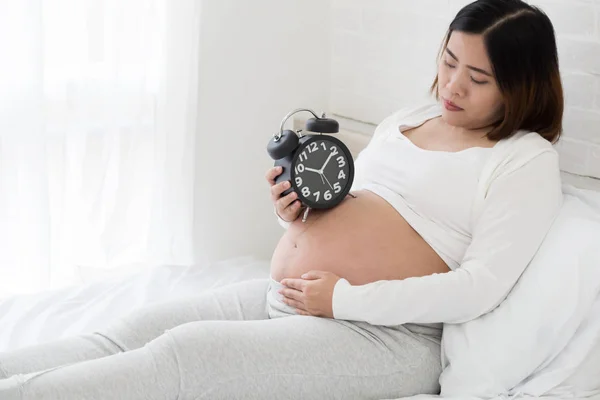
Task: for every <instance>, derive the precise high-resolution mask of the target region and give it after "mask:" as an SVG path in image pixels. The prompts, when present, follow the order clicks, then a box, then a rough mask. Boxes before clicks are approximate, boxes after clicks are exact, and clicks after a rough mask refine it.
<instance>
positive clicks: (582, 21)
mask: <svg viewBox="0 0 600 400" xmlns="http://www.w3.org/2000/svg"><path fill="white" fill-rule="evenodd" d="M468 3H470V1H464V0H457V1H455V0H419V1H409V0H333V49H332V53H333V54H332V91H331V100H330V107H331V109H332V111H333V112H335V113H337V114H341V115H344V116H349V117H352V118H355V119H359V120H362V121H366V122H371V123H378V122H380V121H381V120H382V119H383V118H384V117H385V116H386V115H389V114H390V113H391V112H392V111H394V110H397V109H398V108H400V107H403V106H407V105H410V104H414V102H415V101H420V100H426V99H427V89H428V88H429V86H430V85H431V82H432V81H433V77H434V74H435V68H436V67H435V59H436V55H437V53H438V51H439V48H440V45H441V42H442V38H443V35H444V33H445V31H446V29H447V27H448V25H449V23H450V22H451V20H452V18H453V17H454V16H455V15H456V13H457V12H458V10H459V9H460V8H461V7H463V6H464V5H466V4H468ZM529 3H530V4H533V5H536V6H539V7H540V8H542V9H543V10H545V11H546V12H547V14H548V15H549V17H550V19H551V20H552V22H553V24H554V27H555V29H556V32H557V41H558V47H559V57H560V66H561V73H562V75H563V82H564V88H565V94H566V112H565V119H564V128H565V130H564V136H563V139H562V140H561V142H560V144H559V145H558V149H559V151H560V153H561V167H562V168H563V170H566V171H569V172H573V173H576V174H582V175H592V176H596V177H600V27H599V24H600V21H599V20H600V0H595V1H592V0H587V1H586V0H540V1H530V2H529Z"/></svg>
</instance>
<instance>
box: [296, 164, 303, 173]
mask: <svg viewBox="0 0 600 400" xmlns="http://www.w3.org/2000/svg"><path fill="white" fill-rule="evenodd" d="M302 172H304V164H298V165H296V173H297V174H300V173H302Z"/></svg>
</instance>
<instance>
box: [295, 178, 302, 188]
mask: <svg viewBox="0 0 600 400" xmlns="http://www.w3.org/2000/svg"><path fill="white" fill-rule="evenodd" d="M296 186H298V187H300V186H302V178H301V177H299V176H297V177H296Z"/></svg>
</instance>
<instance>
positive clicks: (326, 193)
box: [323, 190, 333, 200]
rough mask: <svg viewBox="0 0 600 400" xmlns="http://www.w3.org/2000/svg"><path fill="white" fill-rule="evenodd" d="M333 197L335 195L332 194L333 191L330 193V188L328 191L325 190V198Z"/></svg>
mask: <svg viewBox="0 0 600 400" xmlns="http://www.w3.org/2000/svg"><path fill="white" fill-rule="evenodd" d="M332 197H333V196H332V195H331V193H330V191H329V190H328V191H326V192H325V194H324V195H323V198H324V199H325V200H331V198H332Z"/></svg>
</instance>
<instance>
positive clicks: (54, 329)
mask: <svg viewBox="0 0 600 400" xmlns="http://www.w3.org/2000/svg"><path fill="white" fill-rule="evenodd" d="M268 277H269V262H268V261H265V260H257V259H255V258H253V257H240V258H235V259H230V260H227V261H223V262H218V263H214V264H210V265H205V266H195V267H177V266H161V267H154V268H150V269H148V270H144V271H141V272H136V273H133V274H129V275H125V276H116V277H113V278H111V279H109V280H106V281H100V282H95V283H90V284H87V285H83V286H77V287H71V288H66V289H61V290H54V291H47V292H42V293H37V294H32V295H19V296H12V297H8V298H5V299H0V327H1V329H0V352H1V351H7V350H14V349H17V348H20V347H25V346H29V345H33V344H38V343H43V342H46V341H51V340H54V339H57V338H62V337H65V336H71V335H76V334H80V333H87V332H91V331H93V330H94V329H96V328H99V327H102V326H105V325H106V324H108V323H109V322H110V321H112V320H113V319H115V318H116V317H118V316H121V315H124V314H126V313H127V312H129V311H131V310H133V309H134V308H137V307H141V306H143V305H147V304H150V303H153V302H159V301H163V300H167V299H172V298H178V297H184V296H188V295H194V294H197V293H200V292H202V291H205V290H207V289H210V288H214V287H218V286H223V285H226V284H228V283H233V282H239V281H242V280H246V279H253V278H268Z"/></svg>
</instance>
